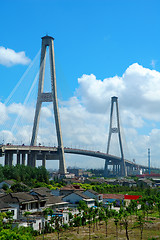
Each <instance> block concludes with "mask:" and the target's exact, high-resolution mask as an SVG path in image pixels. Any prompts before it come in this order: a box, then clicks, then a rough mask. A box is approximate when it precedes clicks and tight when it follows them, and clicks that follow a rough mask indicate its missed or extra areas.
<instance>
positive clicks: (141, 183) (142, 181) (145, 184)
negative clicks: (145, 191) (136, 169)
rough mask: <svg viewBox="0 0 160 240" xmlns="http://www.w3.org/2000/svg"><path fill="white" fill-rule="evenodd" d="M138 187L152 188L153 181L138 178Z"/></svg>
mask: <svg viewBox="0 0 160 240" xmlns="http://www.w3.org/2000/svg"><path fill="white" fill-rule="evenodd" d="M137 185H138V186H143V187H152V186H153V185H154V183H153V181H151V180H149V179H147V178H140V179H138V181H137Z"/></svg>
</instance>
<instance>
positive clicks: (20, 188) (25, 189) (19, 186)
mask: <svg viewBox="0 0 160 240" xmlns="http://www.w3.org/2000/svg"><path fill="white" fill-rule="evenodd" d="M11 190H12V191H13V192H28V191H29V190H30V189H29V188H28V187H27V186H25V185H24V184H22V183H15V184H13V185H12V186H11Z"/></svg>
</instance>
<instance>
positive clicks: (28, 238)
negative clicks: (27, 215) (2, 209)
mask: <svg viewBox="0 0 160 240" xmlns="http://www.w3.org/2000/svg"><path fill="white" fill-rule="evenodd" d="M16 231H17V230H16ZM16 231H14V230H11V229H2V230H1V231H0V240H14V239H18V240H33V239H34V237H33V236H32V235H31V234H27V233H26V234H20V233H18V232H16Z"/></svg>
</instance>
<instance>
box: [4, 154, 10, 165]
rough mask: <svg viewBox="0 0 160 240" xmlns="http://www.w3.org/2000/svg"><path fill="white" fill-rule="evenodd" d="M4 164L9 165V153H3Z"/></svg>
mask: <svg viewBox="0 0 160 240" xmlns="http://www.w3.org/2000/svg"><path fill="white" fill-rule="evenodd" d="M4 165H9V155H8V153H5V159H4Z"/></svg>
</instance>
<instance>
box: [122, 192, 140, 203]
mask: <svg viewBox="0 0 160 240" xmlns="http://www.w3.org/2000/svg"><path fill="white" fill-rule="evenodd" d="M139 198H142V195H128V194H126V195H124V200H125V202H126V205H128V204H129V203H130V201H131V200H137V202H138V199H139Z"/></svg>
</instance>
